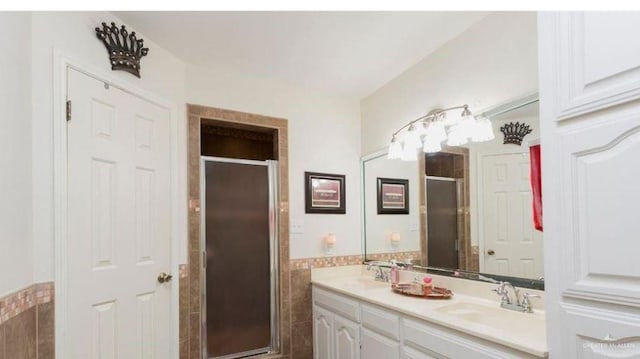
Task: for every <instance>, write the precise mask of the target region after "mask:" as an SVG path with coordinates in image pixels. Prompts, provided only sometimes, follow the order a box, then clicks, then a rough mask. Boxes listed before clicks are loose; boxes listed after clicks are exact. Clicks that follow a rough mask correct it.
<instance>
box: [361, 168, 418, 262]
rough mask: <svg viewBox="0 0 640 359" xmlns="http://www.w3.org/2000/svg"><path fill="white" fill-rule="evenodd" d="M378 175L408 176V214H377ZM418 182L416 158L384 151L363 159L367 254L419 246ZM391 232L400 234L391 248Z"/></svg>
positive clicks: (416, 248)
mask: <svg viewBox="0 0 640 359" xmlns="http://www.w3.org/2000/svg"><path fill="white" fill-rule="evenodd" d="M379 177H381V178H398V179H407V180H409V214H378V178H379ZM418 185H419V178H418V164H417V162H405V161H398V160H390V159H387V156H386V155H383V156H381V157H377V158H375V159H371V160H368V161H366V162H365V163H364V196H365V201H364V202H365V204H364V206H365V235H366V242H367V243H366V251H367V254H371V253H389V252H397V251H400V252H408V251H419V250H420V232H419V223H420V216H419V209H418V200H419V198H418V189H419V188H418V187H419V186H418ZM393 232H397V233H399V234H400V243H399V244H398V246H397V248H393V247H392V246H391V242H390V240H389V239H390V236H391V233H393ZM414 259H417V258H414Z"/></svg>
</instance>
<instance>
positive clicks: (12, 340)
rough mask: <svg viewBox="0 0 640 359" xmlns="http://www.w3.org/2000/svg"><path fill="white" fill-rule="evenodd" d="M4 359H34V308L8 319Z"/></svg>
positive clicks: (5, 325) (35, 354) (35, 355)
mask: <svg viewBox="0 0 640 359" xmlns="http://www.w3.org/2000/svg"><path fill="white" fill-rule="evenodd" d="M4 327H5V333H4V334H5V357H6V359H9V358H11V359H13V358H16V359H17V358H20V359H35V358H36V357H37V353H36V308H35V307H33V308H31V309H28V310H27V311H25V312H23V313H21V314H19V315H17V316H15V317H13V318H11V319H9V320H8V321H7V322H6V323H5V324H4Z"/></svg>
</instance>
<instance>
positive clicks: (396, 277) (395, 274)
mask: <svg viewBox="0 0 640 359" xmlns="http://www.w3.org/2000/svg"><path fill="white" fill-rule="evenodd" d="M389 278H390V280H391V284H392V285H396V284H398V282H400V269H399V268H398V265H397V264H396V262H395V261H391V271H390V272H389Z"/></svg>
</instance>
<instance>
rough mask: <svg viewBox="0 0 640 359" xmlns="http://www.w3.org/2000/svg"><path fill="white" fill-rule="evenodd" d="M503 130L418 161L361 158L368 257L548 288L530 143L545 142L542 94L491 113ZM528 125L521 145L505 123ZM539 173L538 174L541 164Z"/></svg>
mask: <svg viewBox="0 0 640 359" xmlns="http://www.w3.org/2000/svg"><path fill="white" fill-rule="evenodd" d="M482 115H483V116H484V117H486V118H487V119H489V120H490V121H491V124H492V126H493V130H494V134H495V138H494V139H493V140H491V141H487V142H479V143H471V142H470V143H468V144H465V145H463V146H458V147H445V146H443V149H442V151H439V152H436V153H422V152H420V153H419V156H418V160H417V161H403V160H400V159H388V158H387V152H386V150H383V151H379V152H377V153H374V154H371V155H368V156H365V157H363V159H362V180H363V190H364V194H363V209H364V214H363V219H364V232H363V233H364V247H365V258H366V260H389V259H396V260H400V261H404V262H411V263H413V264H414V267H417V268H420V267H423V268H427V269H429V270H431V271H437V272H441V273H442V274H450V275H456V276H462V277H468V278H471V279H484V280H502V279H505V278H506V279H508V280H509V281H511V282H512V283H514V282H515V283H519V284H520V285H523V286H529V287H533V288H543V281H542V280H543V277H544V259H543V241H542V232H541V231H539V230H537V229H536V228H535V224H534V215H533V212H534V211H533V191H532V182H531V173H532V170H533V171H538V169H536V168H535V163H534V169H532V165H531V160H530V147H531V146H536V145H538V144H539V127H540V126H539V118H538V100H537V96H536V95H530V96H525V97H521V98H519V99H517V100H513V101H509V102H506V103H504V104H501V105H498V106H495V107H493V108H491V109H488V110H486V111H484V113H483V114H482ZM511 123H514V124H515V123H520V124H522V123H525V124H526V125H528V126H529V128H530V129H531V132H530V133H528V134H527V135H526V136H524V139H523V141H522V143H521V144H520V145H518V144H512V143H508V144H505V143H504V135H503V133H502V132H501V131H500V128H501V127H503V126H505V125H508V124H511ZM537 173H539V172H537Z"/></svg>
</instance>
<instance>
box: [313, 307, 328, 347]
mask: <svg viewBox="0 0 640 359" xmlns="http://www.w3.org/2000/svg"><path fill="white" fill-rule="evenodd" d="M332 332H333V313H331V312H329V311H328V310H326V309H323V308H320V307H318V306H317V305H314V306H313V357H314V359H333V355H332V352H333V350H332V349H333V347H332V341H331V338H332Z"/></svg>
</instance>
